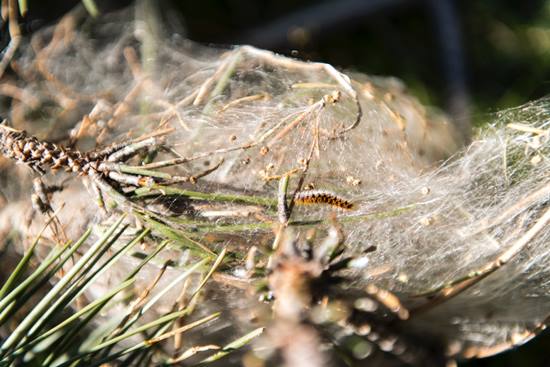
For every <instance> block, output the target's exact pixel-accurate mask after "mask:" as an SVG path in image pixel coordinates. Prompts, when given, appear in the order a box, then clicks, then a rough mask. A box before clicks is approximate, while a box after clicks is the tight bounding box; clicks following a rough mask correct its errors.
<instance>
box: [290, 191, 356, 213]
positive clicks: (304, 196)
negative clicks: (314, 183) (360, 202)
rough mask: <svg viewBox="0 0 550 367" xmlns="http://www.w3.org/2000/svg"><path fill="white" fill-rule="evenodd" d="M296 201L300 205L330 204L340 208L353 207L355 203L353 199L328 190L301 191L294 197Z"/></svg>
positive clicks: (348, 208) (347, 208)
mask: <svg viewBox="0 0 550 367" xmlns="http://www.w3.org/2000/svg"><path fill="white" fill-rule="evenodd" d="M294 202H295V203H296V204H298V205H309V204H328V205H330V206H333V207H336V208H340V209H346V210H350V209H353V203H352V202H351V201H349V200H346V199H344V198H341V197H340V196H338V195H336V194H335V193H333V192H330V191H326V190H306V191H300V192H298V193H297V194H296V196H295V197H294Z"/></svg>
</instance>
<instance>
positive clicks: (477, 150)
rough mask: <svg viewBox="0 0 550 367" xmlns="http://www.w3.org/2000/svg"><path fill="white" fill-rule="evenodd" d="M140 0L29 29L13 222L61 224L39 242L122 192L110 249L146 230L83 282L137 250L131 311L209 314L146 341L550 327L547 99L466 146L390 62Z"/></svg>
mask: <svg viewBox="0 0 550 367" xmlns="http://www.w3.org/2000/svg"><path fill="white" fill-rule="evenodd" d="M125 16H126V21H124V22H122V21H120V19H121V17H122V18H124V17H125ZM127 19H128V14H126V15H124V14H123V15H111V16H106V17H103V18H100V19H98V20H91V19H87V18H85V17H84V18H82V17H79V16H78V13H74V14H71V15H70V16H68V17H66V18H64V19H63V20H62V21H61V22H60V23H59V24H58V25H56V26H55V27H53V28H51V29H48V30H45V31H44V32H42V33H40V34H37V35H35V36H34V37H33V38H32V39H31V40H30V41H29V42H28V43H24V42H25V41H22V42H23V43H24V44H21V45H20V47H19V50H20V54H19V55H17V56H16V57H15V58H13V59H12V60H11V62H10V65H11V71H10V72H9V73H5V74H4V75H3V77H2V88H0V93H1V99H0V103H1V106H2V108H3V111H2V116H3V117H4V118H5V119H6V120H5V122H4V124H2V125H1V126H0V143H1V146H0V150H1V152H2V155H3V156H4V158H0V167H1V169H2V171H1V172H0V182H1V185H0V192H1V196H0V235H2V238H4V237H5V236H6V235H7V234H8V233H13V232H14V231H16V232H18V233H20V235H21V241H16V242H14V243H16V244H17V246H20V248H18V251H20V252H24V251H25V249H26V248H27V247H28V246H29V245H28V244H29V243H30V242H29V240H30V239H34V238H35V237H36V235H37V234H38V232H39V230H40V229H41V228H43V227H44V224H47V227H48V228H47V229H46V230H45V231H44V233H43V235H42V239H41V240H40V241H39V244H40V246H38V247H37V250H36V253H37V256H40V257H42V258H44V257H46V255H47V253H48V251H49V250H50V249H55V248H57V247H56V246H62V245H63V244H64V243H66V241H67V239H74V238H79V237H80V235H81V234H82V233H83V232H84V231H85V230H86V229H89V231H90V232H89V236H90V238H91V239H93V238H101V236H102V234H104V233H105V231H106V230H107V228H109V226H110V225H112V223H113V221H114V220H115V219H117V218H118V216H119V214H120V212H121V211H122V212H127V213H128V214H129V215H128V216H127V217H126V219H124V220H123V223H124V225H125V226H126V228H125V230H124V232H123V233H121V234H120V236H119V237H118V238H117V240H116V241H113V242H112V251H120V249H121V248H125V247H124V244H125V243H127V241H128V240H131V239H132V238H133V237H132V236H135V235H136V234H138V233H141V231H142V230H143V229H144V228H145V229H146V231H147V233H145V234H144V235H143V237H142V239H141V241H140V242H139V246H136V247H133V248H132V250H131V251H130V250H128V251H127V252H124V253H120V256H118V257H117V266H116V267H112V268H110V269H109V270H108V271H105V272H104V273H102V274H101V276H97V277H95V278H94V283H93V284H91V285H90V286H89V287H87V288H86V291H85V292H83V293H82V294H83V295H85V296H86V298H85V300H84V301H83V302H84V304H86V302H94V300H96V299H98V297H101V295H104V294H108V293H109V292H111V291H112V289H113V285H116V284H121V282H122V284H124V283H123V282H124V281H125V280H127V277H128V274H129V273H133V272H134V270H133V269H135V268H136V267H139V270H138V273H139V277H137V278H136V280H135V289H137V290H139V292H136V293H135V294H134V296H132V297H133V298H132V300H133V301H134V303H132V305H133V306H132V307H131V310H132V311H131V312H130V313H129V316H128V317H129V318H128V319H127V320H126V321H128V320H133V317H134V316H135V315H137V314H140V311H143V307H145V308H146V309H147V310H148V311H149V312H151V313H152V314H155V315H157V316H158V317H161V315H162V314H164V313H166V312H172V313H173V312H180V311H181V310H183V309H185V310H187V311H186V312H188V313H186V317H188V316H189V315H191V316H193V317H194V318H193V320H192V322H195V321H196V322H198V323H199V324H201V325H202V323H208V325H209V327H208V332H203V331H202V329H201V330H198V331H196V332H194V331H191V332H190V333H189V334H188V335H187V336H186V337H183V338H182V337H180V336H178V335H179V334H178V332H176V331H173V332H172V334H169V333H170V332H169V331H168V330H164V331H163V332H162V333H157V334H155V336H154V337H153V336H151V334H148V336H146V337H145V339H147V343H149V344H148V345H157V344H162V343H164V344H162V345H163V347H162V353H159V354H158V355H156V356H155V357H151V358H153V359H154V360H156V361H160V360H162V361H164V362H165V363H179V362H181V361H184V360H186V361H187V360H188V361H195V362H196V363H199V362H200V363H203V364H209V363H218V362H217V361H218V360H220V361H223V362H219V363H222V364H223V365H230V364H234V365H240V364H241V363H244V362H243V360H244V361H245V362H246V363H249V365H255V364H254V363H258V364H257V365H271V364H275V365H277V364H286V365H289V366H291V365H292V366H313V365H314V366H329V365H340V364H343V363H348V364H352V365H353V363H354V361H360V360H367V361H368V362H369V365H384V366H388V365H422V366H425V365H442V364H445V363H446V361H448V360H453V359H457V358H458V359H459V358H474V357H483V356H487V355H492V354H495V353H498V352H500V351H502V350H506V349H509V348H511V347H513V346H515V345H518V344H521V343H524V342H525V341H527V340H529V339H530V338H532V337H533V336H535V335H536V334H537V333H539V332H540V331H541V330H543V329H544V328H545V326H546V323H547V322H548V317H549V315H550V299H549V298H550V296H549V295H550V282H549V279H550V274H549V272H550V267H549V266H548V264H549V261H550V247H549V246H548V243H549V239H550V225H549V221H550V206H549V199H550V175H549V174H548V172H549V152H550V149H549V144H550V143H549V140H550V138H549V135H550V123H549V122H548V121H550V101H548V100H546V99H543V100H539V101H535V102H532V103H530V104H527V105H525V106H521V107H518V108H515V109H511V110H507V111H503V112H501V113H499V114H497V115H496V116H494V123H493V124H491V125H489V127H487V128H485V129H484V130H483V131H480V132H479V133H478V135H476V136H474V138H473V142H472V143H471V144H470V145H468V146H466V147H463V146H462V141H461V140H460V136H461V135H460V134H458V133H457V132H456V131H455V129H454V128H453V125H452V124H450V123H449V122H448V121H447V120H446V119H445V118H444V117H443V116H441V115H439V114H437V113H435V112H434V111H430V110H428V109H426V108H425V107H423V106H421V105H420V104H419V103H418V101H416V99H414V98H412V97H410V96H409V95H407V94H406V92H405V90H404V87H403V86H402V85H400V84H399V83H398V82H397V81H395V80H392V79H383V78H371V77H366V76H363V75H352V76H351V77H350V76H348V75H346V74H344V73H341V72H339V71H337V70H336V69H335V68H333V67H332V66H330V65H326V64H321V63H304V62H300V61H296V60H293V59H289V58H285V57H282V56H279V55H276V54H273V53H270V52H267V51H262V50H258V49H255V48H252V47H236V48H234V49H232V50H214V49H208V48H204V47H200V46H197V45H195V44H192V43H190V42H188V41H182V40H178V39H177V38H175V39H174V40H171V41H167V39H168V37H166V38H165V39H162V40H161V39H153V40H151V39H149V38H150V37H152V36H151V35H147V34H146V33H144V32H143V30H141V31H140V32H132V30H134V29H136V27H138V28H139V27H141V25H140V24H141V23H140V22H136V24H133V23H131V22H129V21H127ZM140 29H141V28H140ZM84 30H85V31H84ZM151 42H152V44H154V47H141V46H143V45H144V44H146V43H147V44H148V45H149V46H150V45H151ZM25 131H27V132H25ZM10 158H11V159H10ZM14 163H21V164H19V165H18V164H14ZM56 170H59V171H61V172H58V173H57V174H55V171H56ZM37 177H40V181H36V178H37ZM33 181H34V187H35V190H34V194H33V189H32V188H33ZM83 184H84V185H86V186H87V187H88V189H89V190H86V189H85V188H84V186H83ZM31 196H32V197H33V200H31ZM32 202H34V204H35V208H36V210H35V211H33V209H32ZM306 204H315V205H306ZM3 241H4V239H3ZM12 242H13V241H12ZM89 246H90V245H89V244H88V243H87V242H85V244H84V246H83V247H82V248H83V249H86V248H88V247H89ZM83 253H84V254H85V252H77V253H75V256H77V257H79V256H85V255H83ZM153 255H154V256H153ZM144 258H147V259H148V260H147V263H144V264H142V261H143V259H144ZM67 264H68V263H67ZM140 264H142V265H140ZM197 264H198V265H197ZM208 264H209V265H208ZM63 268H64V271H70V267H68V266H65V267H63ZM205 269H206V270H205ZM174 287H176V288H174ZM170 289H172V291H170ZM176 289H177V290H176ZM150 297H153V299H155V302H152V303H146V305H147V306H145V305H144V302H147V301H146V300H147V299H149V298H150ZM183 305H184V306H183ZM116 310H117V308H116V307H114V311H113V310H112V311H111V312H110V314H111V315H112V314H113V312H114V313H116ZM178 310H180V311H178ZM191 310H193V311H192V312H191ZM181 312H183V311H181ZM190 312H191V313H190ZM218 312H221V313H218ZM105 314H109V312H106V313H105ZM151 317H152V316H151ZM174 318H175V319H177V320H178V321H177V323H176V324H175V326H173V328H174V329H173V330H179V329H181V328H183V330H187V329H185V327H186V324H187V322H184V321H185V319H183V321H182V320H180V319H178V318H177V317H176V316H174ZM150 320H151V319H149V321H150ZM143 322H147V320H145V321H143ZM192 325H195V324H192ZM126 331H127V330H125V329H124V328H122V329H118V330H116V332H115V333H114V334H111V336H112V337H113V338H116V337H117V335H124V333H125V332H126ZM291 337H292V338H296V340H299V341H294V342H292V343H289V340H290V338H291ZM172 338H174V342H173V343H171V342H170V340H171V339H172ZM167 340H168V342H167ZM161 342H162V343H161ZM14 343H15V342H14ZM14 345H17V344H14ZM246 345H248V346H249V347H248V348H244V346H246ZM119 348H124V346H120V347H119ZM235 349H238V351H237V353H231V352H232V351H234V350H235ZM94 355H97V354H94ZM305 356H308V357H307V358H302V357H305ZM121 358H122V357H121ZM155 358H156V359H155ZM222 358H223V359H222ZM138 361H140V359H139V358H137V359H132V363H136V364H138ZM127 362H128V361H127ZM128 363H130V362H128Z"/></svg>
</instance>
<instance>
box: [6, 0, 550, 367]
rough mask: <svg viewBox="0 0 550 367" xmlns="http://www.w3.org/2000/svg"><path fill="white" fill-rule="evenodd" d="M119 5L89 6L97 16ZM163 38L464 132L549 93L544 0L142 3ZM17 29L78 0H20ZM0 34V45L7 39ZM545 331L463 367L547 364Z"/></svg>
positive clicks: (549, 41) (548, 2)
mask: <svg viewBox="0 0 550 367" xmlns="http://www.w3.org/2000/svg"><path fill="white" fill-rule="evenodd" d="M130 2H131V1H129V0H118V1H117V0H110V1H108V0H103V1H98V0H96V3H97V5H98V8H99V9H100V11H101V12H102V13H105V12H108V11H111V10H113V9H116V8H118V7H122V6H124V5H126V4H128V3H130ZM152 2H153V3H155V4H158V5H159V7H160V9H161V13H162V16H163V20H164V24H165V25H166V27H167V30H168V31H169V32H178V33H181V34H182V35H183V36H185V37H188V38H190V39H193V40H196V41H198V42H201V43H205V44H221V45H225V46H229V45H233V44H242V43H248V44H252V45H254V46H258V47H262V48H267V49H271V50H275V51H278V52H281V53H284V54H287V55H291V56H294V57H298V58H302V59H307V60H316V61H324V62H328V63H331V64H334V65H335V66H338V67H340V68H345V69H349V70H354V71H360V72H364V73H367V74H378V75H390V76H396V77H398V78H400V79H402V80H403V81H404V82H405V83H406V85H407V86H408V87H409V89H410V91H411V93H412V94H414V95H416V96H418V97H419V98H420V99H421V101H422V102H423V103H425V104H428V105H433V106H437V107H439V108H441V109H443V110H446V111H447V112H448V113H450V114H451V115H452V116H453V117H454V118H455V120H457V121H458V123H459V124H461V126H463V128H464V129H468V126H469V125H470V124H473V125H479V124H482V123H484V122H487V121H490V120H491V114H492V113H493V112H496V111H499V110H501V109H504V108H508V107H513V106H517V105H520V104H522V103H525V102H527V101H530V100H533V99H537V98H540V97H543V96H545V95H546V94H547V93H548V92H547V90H548V88H549V87H550V83H549V82H550V0H529V1H517V0H516V1H513V0H498V1H497V0H478V1H474V0H470V1H466V0H463V1H453V0H327V1H311V0H201V1H177V0H172V1H168V0H164V1H152ZM28 3H29V12H28V14H27V15H26V17H24V18H23V19H21V24H22V27H23V29H24V31H25V32H26V33H32V32H33V31H35V30H37V29H39V28H40V27H42V26H43V25H46V24H50V23H53V22H55V20H56V19H57V18H58V17H59V16H60V15H62V14H63V13H64V12H66V11H67V10H69V9H70V8H71V7H73V6H74V5H75V4H77V3H79V1H78V0H70V1H68V0H49V1H39V0H29V1H28ZM6 30H7V28H6V26H5V25H4V26H3V27H2V29H1V31H2V35H1V37H0V41H1V42H2V44H1V45H0V46H2V47H3V46H5V45H6V43H7V42H8V41H9V39H8V37H7V32H6ZM549 350H550V335H549V334H548V333H546V335H545V336H543V337H541V338H538V339H537V340H535V341H534V342H532V343H529V344H528V345H527V346H526V347H523V348H520V349H516V350H514V351H510V352H507V353H504V354H501V355H499V356H496V357H493V358H488V359H484V360H479V361H472V362H468V363H465V364H463V365H464V366H472V367H473V366H541V367H542V366H548V365H549V364H548V363H550V362H548V361H550V357H549V356H550V353H549Z"/></svg>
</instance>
